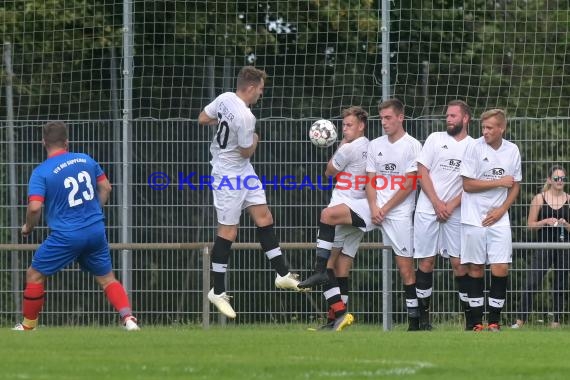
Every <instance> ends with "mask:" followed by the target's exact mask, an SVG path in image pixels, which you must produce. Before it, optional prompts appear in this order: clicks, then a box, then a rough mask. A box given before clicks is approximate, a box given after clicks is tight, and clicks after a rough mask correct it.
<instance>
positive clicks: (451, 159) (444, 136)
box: [416, 132, 473, 214]
mask: <svg viewBox="0 0 570 380" xmlns="http://www.w3.org/2000/svg"><path fill="white" fill-rule="evenodd" d="M471 141H473V138H472V137H471V136H467V137H465V138H464V139H463V140H461V141H457V140H456V139H455V138H454V137H453V136H450V135H449V133H447V132H434V133H432V134H431V135H429V136H428V138H427V139H426V142H425V143H424V146H423V148H422V151H421V152H420V155H419V157H418V163H419V164H422V165H423V166H424V167H425V168H426V169H428V170H429V176H430V178H431V181H432V183H433V187H434V189H435V193H436V194H437V197H438V198H439V199H441V200H442V201H444V202H448V201H450V200H452V199H453V198H455V197H456V196H457V195H459V194H460V193H461V191H462V190H463V179H462V178H461V175H460V172H459V170H460V166H461V162H462V160H463V153H464V152H465V148H466V147H467V145H468V144H469V143H470V142H471ZM420 181H421V179H420ZM416 211H417V212H424V213H428V214H435V210H434V209H433V205H432V204H431V201H430V200H429V198H428V196H427V195H426V194H425V193H424V192H423V191H421V192H420V196H419V197H418V204H417V205H416Z"/></svg>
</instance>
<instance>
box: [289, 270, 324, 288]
mask: <svg viewBox="0 0 570 380" xmlns="http://www.w3.org/2000/svg"><path fill="white" fill-rule="evenodd" d="M328 281H329V276H328V275H327V274H326V273H323V272H316V273H313V274H312V275H311V276H309V277H307V278H306V279H305V280H304V281H301V282H300V283H299V284H297V287H298V288H299V289H306V288H314V287H315V286H319V285H324V284H326V283H327V282H328Z"/></svg>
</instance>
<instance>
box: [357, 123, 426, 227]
mask: <svg viewBox="0 0 570 380" xmlns="http://www.w3.org/2000/svg"><path fill="white" fill-rule="evenodd" d="M421 149H422V144H420V142H419V141H418V140H416V139H415V138H413V137H412V136H410V135H409V134H407V133H406V134H405V135H404V136H402V137H401V138H400V139H398V141H396V142H394V143H391V142H390V141H389V140H388V136H380V137H378V138H376V139H374V140H372V141H371V142H370V144H369V145H368V155H367V164H366V171H367V172H369V173H376V175H377V176H381V178H379V179H377V180H376V186H377V190H376V204H377V205H378V206H379V207H382V206H383V205H384V204H386V202H388V201H389V200H390V199H391V198H392V197H394V195H395V194H396V193H397V192H398V190H399V189H400V187H399V185H398V184H402V183H403V182H404V181H403V178H404V176H405V175H406V173H410V172H415V171H417V170H418V165H417V159H418V155H419V154H420V151H421ZM415 196H416V191H415V189H414V190H413V191H412V192H411V193H410V194H409V195H408V196H407V197H406V199H404V201H402V203H400V204H399V205H397V206H396V207H394V208H393V209H392V210H390V212H389V213H388V214H387V215H386V217H387V218H390V219H395V220H403V219H408V218H410V217H411V215H412V213H413V211H414V203H415Z"/></svg>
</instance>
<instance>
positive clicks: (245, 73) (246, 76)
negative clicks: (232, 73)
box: [237, 66, 267, 90]
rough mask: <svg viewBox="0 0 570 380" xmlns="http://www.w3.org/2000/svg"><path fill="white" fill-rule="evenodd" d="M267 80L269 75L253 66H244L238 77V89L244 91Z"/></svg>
mask: <svg viewBox="0 0 570 380" xmlns="http://www.w3.org/2000/svg"><path fill="white" fill-rule="evenodd" d="M266 78H267V74H266V73H265V71H263V70H259V69H256V68H255V67H253V66H244V67H242V68H241V70H240V71H239V74H238V77H237V89H238V90H244V89H246V88H247V87H248V86H257V85H258V84H260V83H261V81H262V80H265V79H266Z"/></svg>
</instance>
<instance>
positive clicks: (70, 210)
mask: <svg viewBox="0 0 570 380" xmlns="http://www.w3.org/2000/svg"><path fill="white" fill-rule="evenodd" d="M104 179H106V176H105V173H103V169H101V166H99V164H98V163H97V162H96V161H95V160H94V159H92V158H91V157H90V156H89V155H87V154H82V153H71V152H65V151H62V152H58V153H56V154H54V155H53V156H50V157H48V159H47V160H45V161H44V162H43V163H42V164H41V165H40V166H38V167H37V168H35V169H34V171H33V173H32V176H31V178H30V183H29V186H28V199H29V200H30V201H33V200H38V201H42V202H44V207H45V216H46V220H47V224H48V226H49V227H50V229H51V230H53V231H75V230H78V229H81V228H85V227H87V226H90V225H92V224H94V223H97V222H100V221H103V220H104V216H103V210H102V209H101V205H100V204H99V198H98V195H97V181H101V180H104Z"/></svg>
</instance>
